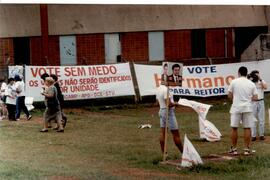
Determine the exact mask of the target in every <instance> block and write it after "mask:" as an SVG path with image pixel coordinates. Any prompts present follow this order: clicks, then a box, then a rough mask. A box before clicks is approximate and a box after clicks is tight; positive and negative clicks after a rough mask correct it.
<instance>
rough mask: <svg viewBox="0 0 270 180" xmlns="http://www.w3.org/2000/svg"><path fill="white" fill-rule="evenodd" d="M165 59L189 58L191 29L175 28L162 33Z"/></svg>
mask: <svg viewBox="0 0 270 180" xmlns="http://www.w3.org/2000/svg"><path fill="white" fill-rule="evenodd" d="M164 41H165V42H164V46H165V60H167V61H178V60H183V59H190V58H191V31H190V30H176V31H165V33H164Z"/></svg>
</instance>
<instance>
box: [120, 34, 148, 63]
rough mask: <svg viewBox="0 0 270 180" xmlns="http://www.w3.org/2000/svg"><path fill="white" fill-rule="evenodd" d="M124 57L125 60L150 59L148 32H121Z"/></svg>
mask: <svg viewBox="0 0 270 180" xmlns="http://www.w3.org/2000/svg"><path fill="white" fill-rule="evenodd" d="M120 41H121V49H122V59H124V60H125V61H136V62H138V61H148V60H149V54H148V33H147V32H130V33H123V34H121V40H120Z"/></svg>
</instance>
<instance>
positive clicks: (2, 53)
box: [0, 38, 14, 65]
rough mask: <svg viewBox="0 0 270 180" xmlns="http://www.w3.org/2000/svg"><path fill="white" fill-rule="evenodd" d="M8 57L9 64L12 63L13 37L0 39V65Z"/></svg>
mask: <svg viewBox="0 0 270 180" xmlns="http://www.w3.org/2000/svg"><path fill="white" fill-rule="evenodd" d="M8 57H9V58H10V60H9V64H14V49H13V39H12V38H3V39H0V65H5V64H6V63H7V62H6V61H7V58H8Z"/></svg>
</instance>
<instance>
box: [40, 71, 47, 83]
mask: <svg viewBox="0 0 270 180" xmlns="http://www.w3.org/2000/svg"><path fill="white" fill-rule="evenodd" d="M46 77H49V74H48V73H46V72H45V73H43V74H41V76H40V78H41V79H42V80H43V83H45V79H46Z"/></svg>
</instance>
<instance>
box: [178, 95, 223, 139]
mask: <svg viewBox="0 0 270 180" xmlns="http://www.w3.org/2000/svg"><path fill="white" fill-rule="evenodd" d="M178 104H180V105H182V106H188V107H191V108H192V109H194V111H196V112H197V114H198V116H199V134H200V138H201V139H206V140H207V141H210V142H214V141H220V139H221V133H220V132H219V130H218V129H217V128H216V127H215V125H214V124H213V123H211V122H210V121H208V120H207V119H206V115H207V113H208V111H209V109H210V107H211V106H212V105H209V104H203V103H200V102H196V101H191V100H187V99H182V98H180V99H179V101H178Z"/></svg>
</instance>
